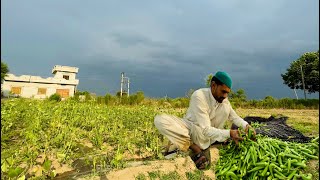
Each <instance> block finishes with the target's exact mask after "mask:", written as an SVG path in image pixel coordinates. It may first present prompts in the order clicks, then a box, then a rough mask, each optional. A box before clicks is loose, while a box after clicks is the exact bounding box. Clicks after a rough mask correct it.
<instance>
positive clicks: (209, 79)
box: [205, 74, 213, 87]
mask: <svg viewBox="0 0 320 180" xmlns="http://www.w3.org/2000/svg"><path fill="white" fill-rule="evenodd" d="M212 77H213V74H209V75H208V76H207V77H206V78H205V81H206V86H207V87H210V85H211V79H212Z"/></svg>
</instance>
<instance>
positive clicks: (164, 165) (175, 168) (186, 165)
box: [78, 146, 219, 180]
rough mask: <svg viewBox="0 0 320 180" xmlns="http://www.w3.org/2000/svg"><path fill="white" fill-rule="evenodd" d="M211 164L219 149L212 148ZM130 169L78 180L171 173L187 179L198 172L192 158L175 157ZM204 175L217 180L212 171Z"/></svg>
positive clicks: (128, 178) (117, 179) (136, 164)
mask: <svg viewBox="0 0 320 180" xmlns="http://www.w3.org/2000/svg"><path fill="white" fill-rule="evenodd" d="M210 153H211V162H212V164H215V163H216V162H217V160H218V158H219V150H218V149H217V147H215V146H212V147H210ZM129 166H130V167H127V168H124V169H120V170H113V171H110V172H108V173H107V174H105V176H100V177H97V176H92V175H91V176H87V177H81V178H78V180H87V179H95V180H98V179H108V180H131V179H133V180H134V179H135V178H136V177H137V176H138V175H141V174H144V175H145V176H146V177H149V175H148V172H157V171H159V172H160V174H168V173H169V172H177V173H178V174H179V176H180V179H182V180H184V179H187V177H186V172H193V171H194V170H196V169H197V168H196V166H195V164H194V162H193V161H192V160H191V158H190V156H186V157H179V156H177V157H174V158H172V159H169V160H158V161H147V162H145V161H143V162H141V161H136V162H133V163H130V164H129ZM203 172H204V175H205V176H208V177H210V179H215V175H214V172H213V170H212V169H209V170H204V171H203ZM147 179H148V178H147Z"/></svg>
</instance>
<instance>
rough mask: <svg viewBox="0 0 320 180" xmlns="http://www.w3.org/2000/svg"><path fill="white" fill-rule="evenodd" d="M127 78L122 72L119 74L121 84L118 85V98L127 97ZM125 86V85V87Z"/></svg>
mask: <svg viewBox="0 0 320 180" xmlns="http://www.w3.org/2000/svg"><path fill="white" fill-rule="evenodd" d="M129 83H130V81H129V78H128V77H125V76H124V72H122V73H121V84H120V97H122V95H123V94H127V96H128V97H129ZM125 84H126V85H125Z"/></svg>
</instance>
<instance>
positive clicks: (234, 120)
mask: <svg viewBox="0 0 320 180" xmlns="http://www.w3.org/2000/svg"><path fill="white" fill-rule="evenodd" d="M229 106H230V114H229V120H230V121H231V122H232V123H234V124H235V125H237V126H238V127H242V128H243V129H245V128H246V126H247V124H248V122H246V121H245V120H243V119H242V118H241V117H240V116H238V115H237V113H236V112H235V111H234V110H233V108H232V106H231V105H230V104H229Z"/></svg>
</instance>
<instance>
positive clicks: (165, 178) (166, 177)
mask: <svg viewBox="0 0 320 180" xmlns="http://www.w3.org/2000/svg"><path fill="white" fill-rule="evenodd" d="M172 179H177V180H178V179H181V177H180V175H179V174H178V173H177V172H176V171H172V172H169V173H168V174H163V175H161V176H160V180H172Z"/></svg>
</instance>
